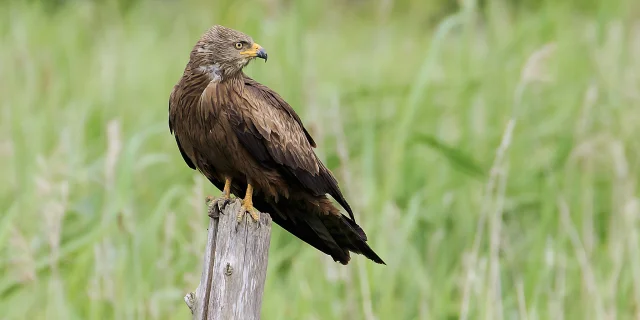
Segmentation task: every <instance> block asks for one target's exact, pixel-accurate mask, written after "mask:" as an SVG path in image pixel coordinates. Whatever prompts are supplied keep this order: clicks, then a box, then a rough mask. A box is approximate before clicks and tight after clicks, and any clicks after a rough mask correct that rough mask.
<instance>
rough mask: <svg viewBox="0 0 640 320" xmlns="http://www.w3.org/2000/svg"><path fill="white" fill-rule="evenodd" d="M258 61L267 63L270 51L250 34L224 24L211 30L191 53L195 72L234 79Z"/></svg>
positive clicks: (191, 61)
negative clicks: (252, 62) (249, 65)
mask: <svg viewBox="0 0 640 320" xmlns="http://www.w3.org/2000/svg"><path fill="white" fill-rule="evenodd" d="M255 58H261V59H264V61H265V62H266V61H267V52H266V51H264V49H263V48H262V47H261V46H260V45H259V44H257V43H255V42H253V39H252V38H251V37H249V36H248V35H246V34H244V33H242V32H240V31H236V30H233V29H229V28H226V27H223V26H220V25H215V26H213V27H211V28H210V29H209V30H207V32H205V34H204V35H202V37H201V38H200V40H198V43H196V45H195V46H194V47H193V50H192V51H191V59H190V63H191V64H192V69H194V68H195V69H197V70H200V71H204V72H212V73H216V74H217V75H218V76H220V77H225V78H226V77H230V76H233V75H235V74H237V73H238V72H240V71H241V70H242V68H244V67H245V66H246V65H247V64H249V62H250V61H251V60H253V59H255Z"/></svg>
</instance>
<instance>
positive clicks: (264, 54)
mask: <svg viewBox="0 0 640 320" xmlns="http://www.w3.org/2000/svg"><path fill="white" fill-rule="evenodd" d="M256 57H258V58H260V59H264V62H267V52H266V51H264V49H263V48H260V49H259V50H258V52H257V55H256Z"/></svg>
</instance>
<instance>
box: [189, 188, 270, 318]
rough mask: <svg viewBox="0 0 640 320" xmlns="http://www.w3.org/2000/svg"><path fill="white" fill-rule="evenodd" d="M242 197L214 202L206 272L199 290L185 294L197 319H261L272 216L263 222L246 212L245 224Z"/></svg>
mask: <svg viewBox="0 0 640 320" xmlns="http://www.w3.org/2000/svg"><path fill="white" fill-rule="evenodd" d="M240 206H241V202H240V200H237V199H236V200H231V201H230V202H229V203H228V205H227V206H226V207H224V208H222V209H221V208H219V207H218V202H217V201H216V200H213V201H209V206H208V207H209V216H210V217H211V219H210V221H209V233H208V237H207V248H206V251H205V253H204V259H203V266H202V276H201V278H200V284H199V285H198V288H197V289H196V291H195V292H191V293H189V294H187V295H186V296H185V297H184V300H185V302H186V303H187V306H189V309H191V313H192V314H193V319H194V320H214V319H215V320H218V319H224V320H227V319H230V320H231V319H240V320H252V319H260V307H261V305H262V293H263V290H264V283H265V280H266V276H267V261H268V255H269V242H270V240H271V217H270V216H269V214H266V213H261V214H260V224H259V225H258V224H257V223H256V222H254V221H253V220H252V219H251V217H249V215H246V216H245V217H244V218H243V219H242V221H241V222H240V223H238V222H237V213H238V212H239V210H240Z"/></svg>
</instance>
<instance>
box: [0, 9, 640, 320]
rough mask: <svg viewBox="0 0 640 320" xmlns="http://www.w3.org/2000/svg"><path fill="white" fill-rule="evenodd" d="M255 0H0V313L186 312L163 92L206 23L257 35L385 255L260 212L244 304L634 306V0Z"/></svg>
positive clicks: (638, 108) (637, 292) (184, 172)
mask: <svg viewBox="0 0 640 320" xmlns="http://www.w3.org/2000/svg"><path fill="white" fill-rule="evenodd" d="M276 2H277V1H238V2H232V1H216V2H211V1H187V2H174V1H142V2H141V3H140V4H137V5H133V6H131V7H129V8H128V9H127V10H126V11H125V13H122V12H123V11H122V10H119V8H118V6H116V5H114V2H106V3H104V4H92V3H90V2H80V1H78V2H71V4H70V5H67V6H62V7H60V8H58V9H56V10H51V9H50V8H49V7H46V6H40V5H38V4H37V3H35V2H34V3H32V4H25V3H15V2H12V3H4V4H1V5H0V97H2V99H0V164H1V165H0V177H2V180H1V181H2V182H3V183H1V184H0V310H2V312H0V319H185V318H188V317H189V311H188V308H187V307H186V305H185V304H184V302H183V301H182V297H183V296H184V295H185V294H186V293H187V292H189V291H191V290H193V289H194V288H195V287H196V286H197V283H198V281H199V276H200V267H201V266H200V264H201V255H202V253H203V248H204V245H205V241H206V239H205V238H206V226H207V217H206V214H205V211H206V208H205V203H204V199H205V196H206V195H218V194H219V191H217V190H216V189H215V188H214V187H213V186H211V185H210V184H209V183H208V182H207V181H206V180H205V179H203V178H202V177H201V176H200V175H199V174H198V173H196V172H194V171H192V170H190V169H189V168H188V167H187V166H186V164H185V163H184V162H183V160H182V159H181V157H180V155H179V152H178V150H177V147H176V146H175V141H174V140H173V138H172V137H171V136H170V134H169V130H168V127H167V103H168V102H167V101H168V97H169V93H170V91H171V88H172V86H173V85H174V83H175V82H176V81H177V80H178V78H179V77H180V76H181V73H182V70H183V68H184V66H185V64H186V62H187V59H188V54H189V51H190V49H191V47H192V46H193V44H194V43H195V41H196V40H197V38H198V37H199V36H200V35H201V34H202V32H204V31H205V30H206V29H207V28H208V27H209V26H210V25H212V24H214V23H221V24H224V25H227V26H230V27H233V28H236V29H239V30H242V31H245V32H246V33H248V34H250V35H252V36H253V37H254V39H255V40H256V41H257V42H259V43H260V44H261V45H263V46H264V47H265V48H266V49H267V51H268V52H269V62H268V63H266V64H263V63H255V64H252V65H251V66H250V67H249V68H248V71H247V72H248V73H249V74H250V75H251V76H253V77H254V78H255V79H257V80H258V81H260V82H262V83H264V84H266V85H268V86H270V87H271V88H273V89H275V90H276V91H278V92H279V93H281V94H282V95H283V96H284V97H285V99H287V100H288V101H289V102H290V103H291V104H292V105H293V106H294V108H295V109H296V110H297V111H298V112H299V114H300V115H301V117H302V118H303V120H304V122H305V124H306V125H307V127H308V128H309V129H310V130H311V132H312V134H313V135H314V137H315V139H316V141H317V142H318V144H319V147H318V149H317V152H318V153H319V155H320V156H321V158H322V159H323V160H324V161H325V162H326V163H327V165H328V166H329V167H330V168H331V169H332V170H333V171H334V172H335V174H336V175H337V177H338V179H339V180H340V182H341V187H342V189H343V190H344V192H345V193H346V196H347V198H348V199H349V201H350V203H351V205H352V207H354V208H355V211H356V219H358V221H359V223H360V224H361V225H362V226H363V228H364V229H365V230H366V231H367V233H368V235H369V239H370V241H369V242H370V244H371V246H372V247H373V248H374V249H375V250H376V251H377V252H378V253H379V254H380V255H381V257H382V258H383V259H384V260H385V261H386V262H387V264H388V265H387V266H380V265H375V264H373V263H371V262H369V261H366V260H365V259H364V258H363V257H361V256H356V257H355V258H354V259H353V261H352V263H351V264H350V265H349V266H347V267H344V266H341V265H338V264H336V263H334V262H333V261H332V260H331V259H330V258H329V257H326V256H324V255H323V254H321V253H319V252H317V251H316V250H314V249H313V248H312V247H310V246H308V245H306V244H303V243H301V242H300V241H297V240H296V239H295V238H293V237H292V236H290V235H289V234H286V233H284V232H283V231H282V230H281V229H279V228H277V227H276V228H274V232H273V235H272V245H271V251H270V260H269V269H268V278H267V283H266V289H265V293H264V302H263V311H262V313H263V318H264V319H395V318H399V319H457V318H461V319H503V318H504V319H562V318H566V319H634V318H638V317H640V249H639V246H640V239H639V237H640V221H638V217H639V216H640V203H639V199H638V196H639V192H638V190H637V188H638V186H637V184H638V174H639V173H640V172H639V170H640V143H639V142H638V141H639V140H638V136H640V126H639V125H638V124H639V123H640V103H639V102H640V77H639V76H638V75H639V74H640V59H638V57H640V29H639V28H638V21H637V20H634V19H632V18H633V17H637V16H638V15H637V13H638V12H639V11H638V8H639V7H638V6H637V5H635V6H630V5H629V4H630V3H631V2H629V3H627V2H623V1H622V0H621V1H612V2H611V4H610V5H608V6H601V7H602V8H598V7H594V8H595V9H594V10H592V11H591V12H586V13H585V12H583V11H575V10H572V7H571V6H569V5H562V4H556V3H555V2H551V1H547V2H544V3H543V4H541V5H539V7H538V8H536V9H535V11H526V10H524V9H523V10H517V9H512V8H507V6H505V5H502V4H501V3H502V2H501V1H486V2H487V4H486V6H485V7H483V9H482V11H480V10H479V9H477V8H475V9H474V7H472V6H470V7H467V8H463V9H461V10H459V11H456V12H454V13H453V14H452V15H449V16H445V17H442V18H439V19H437V20H433V19H432V18H428V17H430V14H429V12H428V10H429V9H430V8H435V7H433V6H431V5H430V4H429V3H428V2H424V4H423V3H421V2H419V1H406V3H404V4H402V5H398V6H399V7H400V8H403V10H396V11H393V12H392V13H388V12H386V11H385V10H383V8H384V3H386V1H371V2H370V3H369V4H368V5H367V4H366V3H364V2H358V1H354V3H353V4H350V5H345V4H339V5H337V6H338V8H336V7H335V6H336V4H335V2H336V1H332V2H331V3H326V4H325V3H324V2H320V1H318V2H312V1H304V2H302V1H300V2H296V1H293V2H291V4H290V5H288V6H287V5H284V4H283V5H281V6H280V7H276V6H275V4H274V3H276ZM409 6H413V7H409ZM600 9H601V10H600Z"/></svg>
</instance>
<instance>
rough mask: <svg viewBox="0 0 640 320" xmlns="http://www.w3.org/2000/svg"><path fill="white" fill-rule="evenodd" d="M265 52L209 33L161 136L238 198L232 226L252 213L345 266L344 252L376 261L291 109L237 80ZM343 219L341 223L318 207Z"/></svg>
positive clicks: (175, 93)
mask: <svg viewBox="0 0 640 320" xmlns="http://www.w3.org/2000/svg"><path fill="white" fill-rule="evenodd" d="M255 58H261V59H264V60H265V62H266V61H267V52H266V51H265V50H264V49H263V48H262V47H261V46H260V45H259V44H257V43H255V42H254V41H253V39H252V38H251V37H250V36H248V35H246V34H244V33H242V32H239V31H236V30H233V29H230V28H226V27H223V26H220V25H215V26H213V27H211V28H210V29H209V30H207V31H206V32H205V33H204V34H203V35H202V37H201V38H200V39H199V40H198V41H197V43H196V44H195V46H194V47H193V49H192V50H191V54H190V59H189V62H188V63H187V66H186V67H185V69H184V73H183V75H182V77H181V78H180V80H179V81H178V83H177V84H176V85H175V86H174V88H173V90H172V92H171V95H170V97H169V130H170V132H171V133H172V134H173V135H174V136H175V139H176V143H177V145H178V149H179V150H180V153H181V154H182V157H183V158H184V161H185V162H186V163H187V165H188V166H189V167H190V168H191V169H194V170H198V171H200V172H201V173H202V174H203V175H204V176H205V177H206V178H207V179H208V180H209V181H211V183H212V184H213V185H215V186H216V187H217V188H218V189H220V190H221V191H222V196H221V198H219V199H218V200H217V201H220V200H222V201H223V202H225V201H228V200H229V198H230V196H231V194H234V195H235V196H236V197H239V198H240V197H243V200H242V207H241V210H240V212H239V213H238V219H239V220H240V218H242V217H244V215H245V214H246V213H249V214H250V215H251V217H252V218H253V219H254V220H256V221H257V222H258V223H259V215H258V212H257V211H256V209H257V210H259V211H262V212H267V213H270V214H271V216H272V219H273V221H274V222H275V223H276V224H278V225H279V226H281V227H282V228H284V229H285V230H287V231H289V232H290V233H292V234H293V235H295V236H296V237H298V238H299V239H301V240H302V241H305V242H307V243H308V244H310V245H312V246H313V247H315V248H316V249H318V250H320V251H322V252H324V253H325V254H327V255H330V256H331V257H332V258H333V259H334V260H335V261H337V262H340V263H342V264H345V265H346V264H347V263H348V262H349V260H350V255H349V252H354V253H358V254H362V255H364V256H365V257H367V258H369V259H371V260H373V261H374V262H377V263H381V264H384V261H382V259H381V258H380V257H379V256H378V255H377V254H376V253H375V252H374V251H373V250H372V249H371V248H370V247H369V245H368V244H367V242H366V241H367V237H366V235H365V233H364V231H363V230H362V228H360V226H358V225H357V224H356V222H355V218H354V216H353V211H352V210H351V207H350V206H349V204H348V203H347V200H346V199H345V198H344V196H343V195H342V193H341V191H340V188H339V187H338V182H337V181H336V179H335V177H334V176H333V174H332V173H331V171H329V169H327V167H325V165H324V164H323V163H322V162H321V161H320V159H318V157H317V156H316V154H315V152H314V150H313V148H315V147H316V143H315V142H314V140H313V138H312V137H311V135H310V134H309V132H308V131H307V130H306V129H305V127H304V125H303V124H302V121H301V120H300V117H299V116H298V115H297V114H296V112H295V111H294V110H293V108H292V107H291V106H290V105H289V104H288V103H287V102H286V101H285V100H284V99H283V98H282V97H281V96H280V95H279V94H277V93H276V92H274V91H273V90H271V89H269V88H268V87H267V86H265V85H263V84H261V83H259V82H257V81H255V80H254V79H252V78H250V77H248V76H247V75H246V74H245V73H244V72H243V71H242V70H243V68H244V67H245V66H246V65H247V64H248V63H249V62H250V61H252V60H253V59H255ZM327 194H328V195H330V196H331V197H333V198H334V199H335V200H336V201H337V202H338V203H339V204H340V205H341V206H342V208H344V209H345V210H346V211H347V212H348V213H349V217H347V216H345V215H343V214H342V213H341V212H340V210H339V209H338V208H337V207H336V206H334V205H333V203H332V202H331V201H330V200H329V198H328V197H327Z"/></svg>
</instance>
